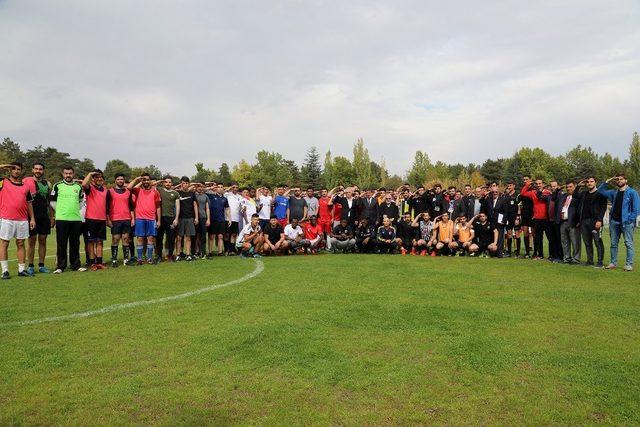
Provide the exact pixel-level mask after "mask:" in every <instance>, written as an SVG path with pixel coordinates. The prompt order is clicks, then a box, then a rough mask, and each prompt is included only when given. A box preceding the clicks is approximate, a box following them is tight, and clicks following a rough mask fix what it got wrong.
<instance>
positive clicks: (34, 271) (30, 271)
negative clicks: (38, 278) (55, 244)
mask: <svg viewBox="0 0 640 427" xmlns="http://www.w3.org/2000/svg"><path fill="white" fill-rule="evenodd" d="M27 273H29V275H30V276H33V275H34V274H36V269H35V268H33V267H32V266H29V267H27Z"/></svg>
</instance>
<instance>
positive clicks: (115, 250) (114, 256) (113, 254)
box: [111, 245, 124, 260]
mask: <svg viewBox="0 0 640 427" xmlns="http://www.w3.org/2000/svg"><path fill="white" fill-rule="evenodd" d="M122 251H123V252H124V248H123V250H122ZM111 259H112V260H116V259H118V245H112V246H111Z"/></svg>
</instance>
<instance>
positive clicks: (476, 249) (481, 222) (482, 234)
mask: <svg viewBox="0 0 640 427" xmlns="http://www.w3.org/2000/svg"><path fill="white" fill-rule="evenodd" d="M477 218H478V220H477V221H474V220H475V219H476V217H473V218H472V219H471V221H470V222H471V223H472V224H473V231H474V234H475V237H474V240H473V243H472V244H471V245H470V246H469V252H472V253H480V254H482V255H483V256H485V257H486V256H487V255H488V254H487V252H489V254H491V255H493V254H495V253H496V252H497V250H498V230H496V229H495V227H494V226H492V225H491V223H490V222H489V221H488V220H487V214H486V213H484V212H482V213H480V214H479V215H478V216H477Z"/></svg>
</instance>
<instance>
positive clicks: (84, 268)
mask: <svg viewBox="0 0 640 427" xmlns="http://www.w3.org/2000/svg"><path fill="white" fill-rule="evenodd" d="M76 271H79V272H80V273H84V272H85V271H87V268H86V267H79V268H78V269H77V270H76Z"/></svg>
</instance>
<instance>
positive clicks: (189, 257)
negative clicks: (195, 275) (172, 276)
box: [184, 255, 193, 261]
mask: <svg viewBox="0 0 640 427" xmlns="http://www.w3.org/2000/svg"><path fill="white" fill-rule="evenodd" d="M184 260H185V261H193V258H191V255H187V256H186V257H185V258H184Z"/></svg>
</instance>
